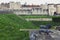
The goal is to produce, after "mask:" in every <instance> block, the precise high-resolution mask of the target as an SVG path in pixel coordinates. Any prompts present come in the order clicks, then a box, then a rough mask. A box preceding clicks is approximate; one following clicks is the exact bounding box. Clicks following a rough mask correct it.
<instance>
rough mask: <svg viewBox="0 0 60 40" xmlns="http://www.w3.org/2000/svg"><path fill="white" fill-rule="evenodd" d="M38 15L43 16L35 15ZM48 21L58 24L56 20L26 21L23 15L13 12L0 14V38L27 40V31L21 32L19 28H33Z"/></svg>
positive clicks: (5, 39) (4, 39)
mask: <svg viewBox="0 0 60 40" xmlns="http://www.w3.org/2000/svg"><path fill="white" fill-rule="evenodd" d="M29 17H30V16H29ZM32 17H33V16H32ZM38 17H42V18H43V16H36V18H38ZM46 17H48V16H46ZM34 18H35V17H34ZM48 23H50V24H52V25H60V23H57V22H36V21H33V22H30V21H26V20H25V17H23V16H17V15H15V14H0V40H29V33H28V32H22V31H20V29H25V28H26V29H35V28H39V25H42V24H44V25H45V24H48Z"/></svg>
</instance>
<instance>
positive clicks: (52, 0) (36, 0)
mask: <svg viewBox="0 0 60 40" xmlns="http://www.w3.org/2000/svg"><path fill="white" fill-rule="evenodd" d="M9 1H15V2H16V1H17V2H21V4H24V3H25V2H27V4H36V5H38V4H45V3H60V0H0V3H1V2H9Z"/></svg>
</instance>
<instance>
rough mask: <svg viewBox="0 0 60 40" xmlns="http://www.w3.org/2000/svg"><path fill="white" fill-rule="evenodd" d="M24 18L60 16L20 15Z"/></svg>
mask: <svg viewBox="0 0 60 40" xmlns="http://www.w3.org/2000/svg"><path fill="white" fill-rule="evenodd" d="M20 16H22V17H24V18H53V17H60V16H47V15H46V16H44V15H20Z"/></svg>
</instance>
